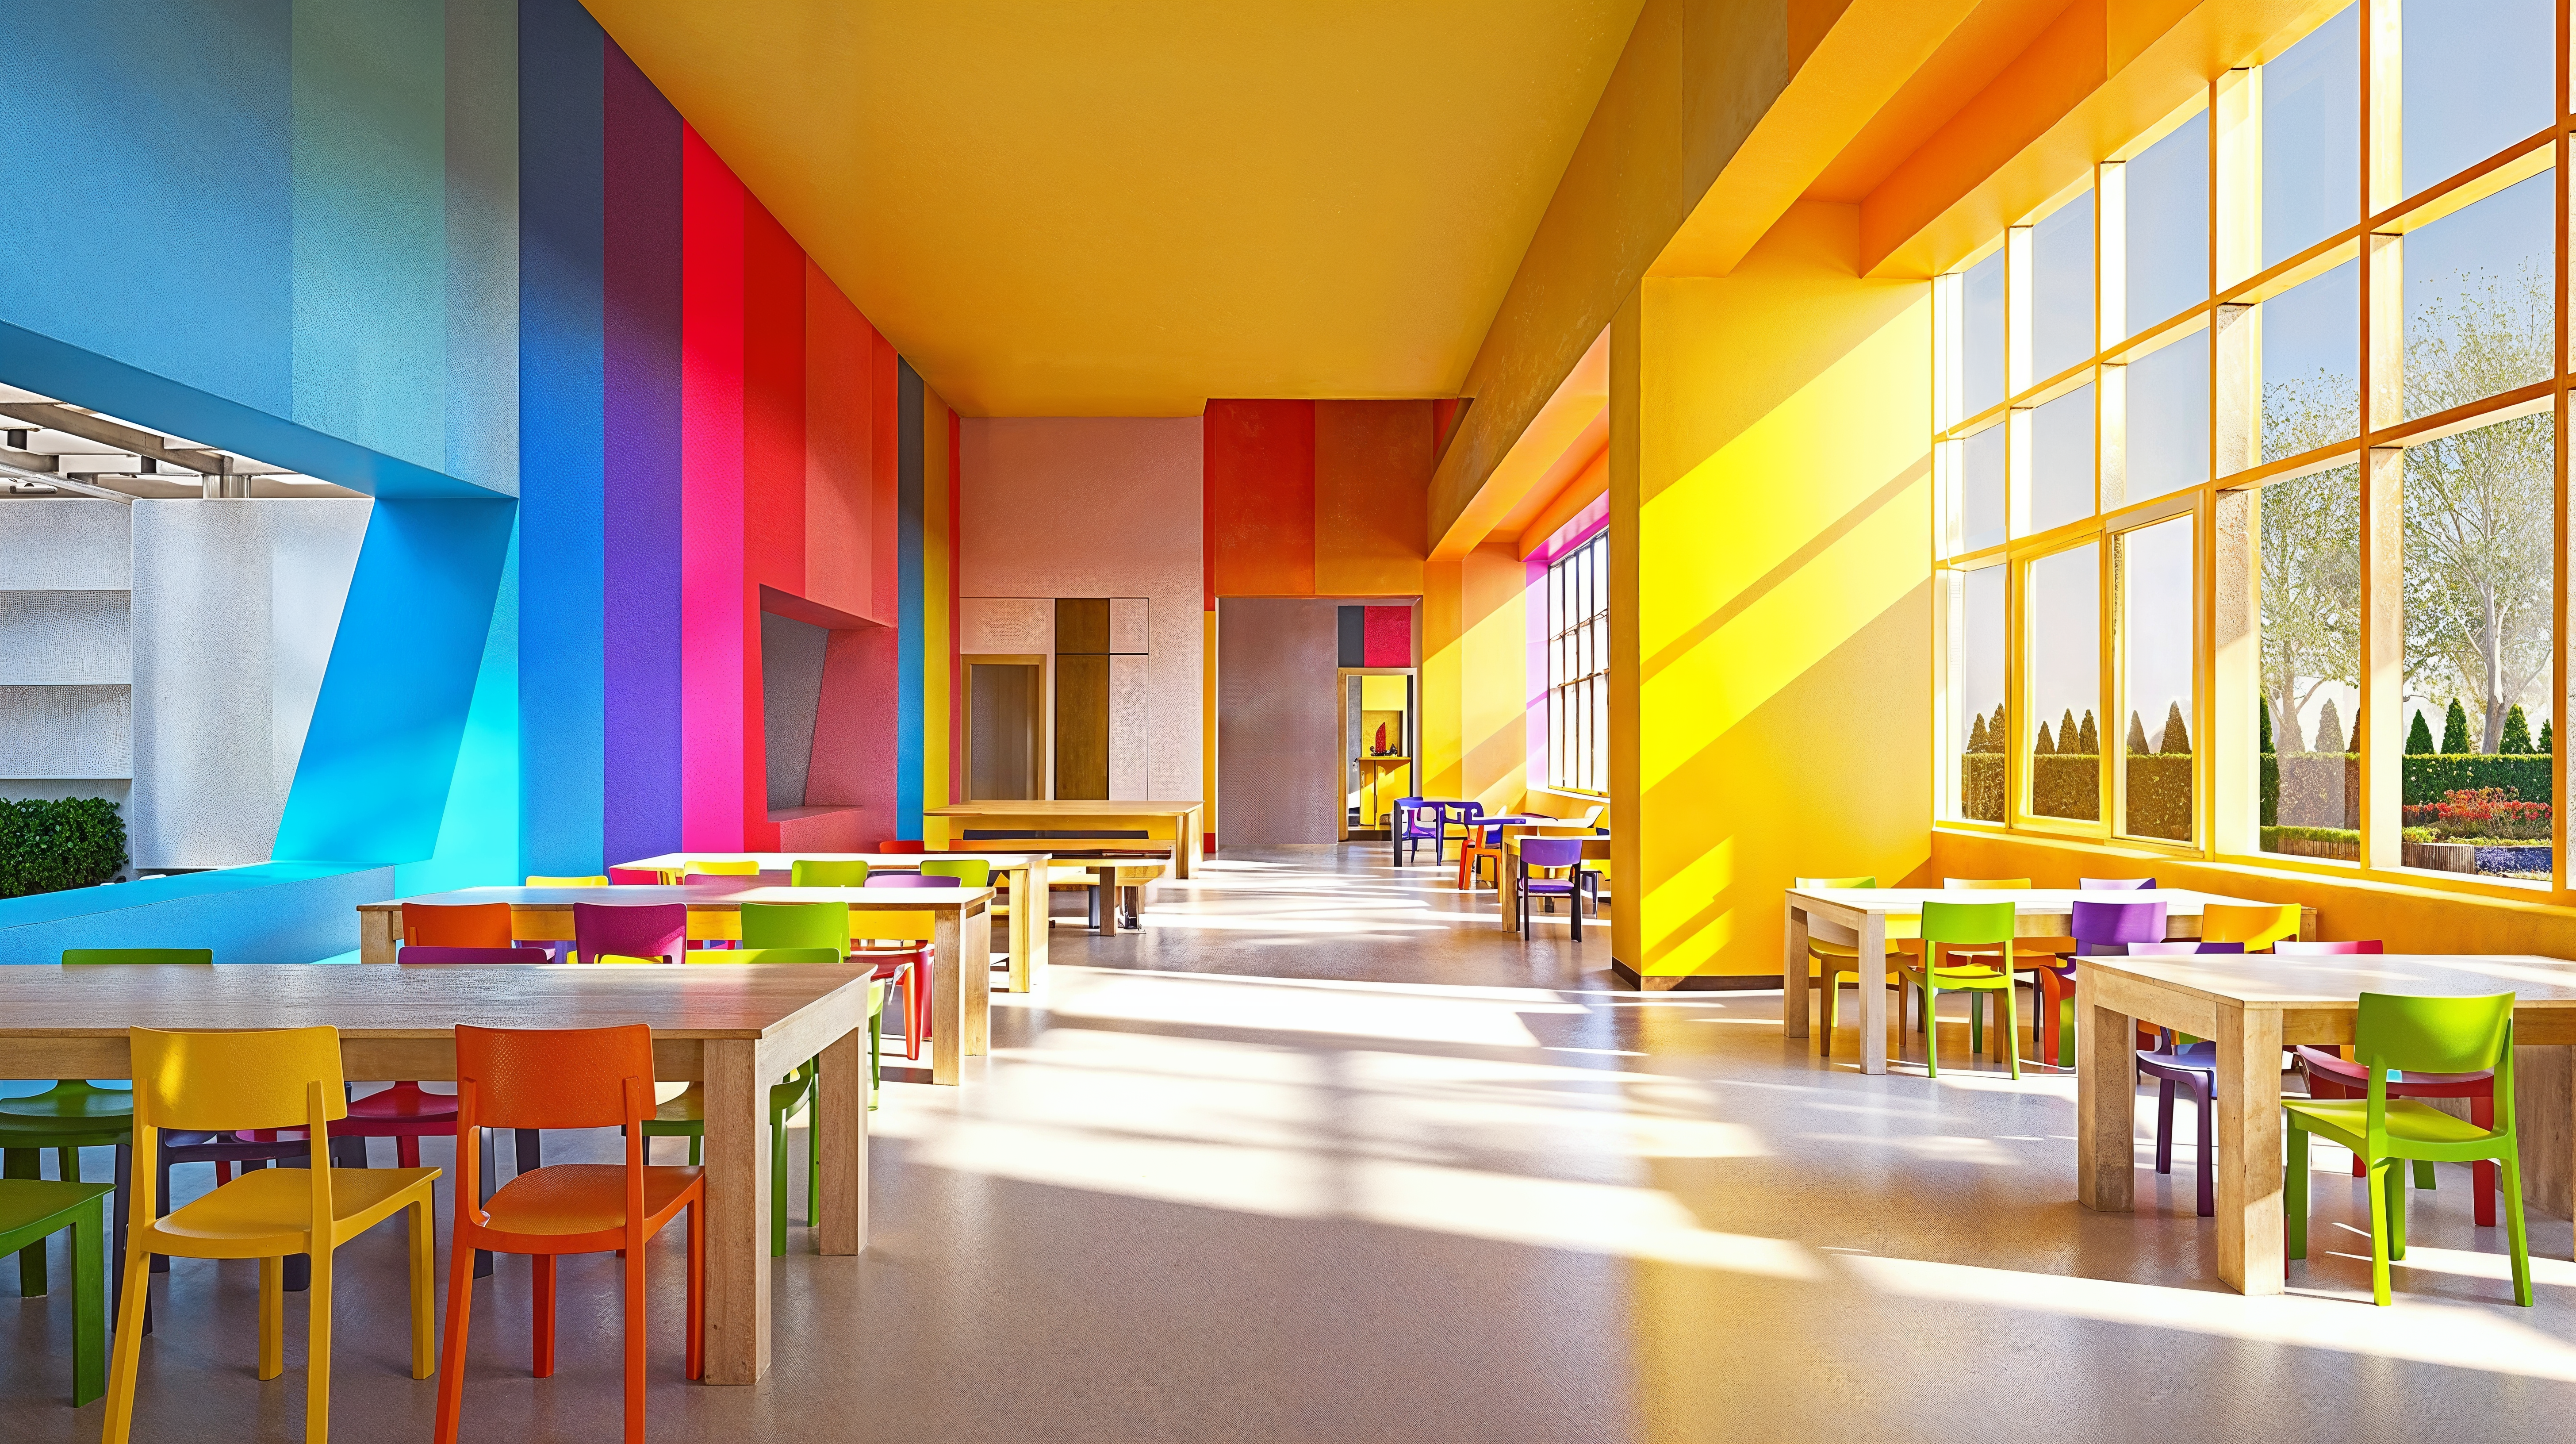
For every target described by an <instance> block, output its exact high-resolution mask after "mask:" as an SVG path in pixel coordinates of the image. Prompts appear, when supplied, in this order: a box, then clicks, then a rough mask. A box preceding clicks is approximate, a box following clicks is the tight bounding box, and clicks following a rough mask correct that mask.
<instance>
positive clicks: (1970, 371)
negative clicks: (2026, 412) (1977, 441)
mask: <svg viewBox="0 0 2576 1444" xmlns="http://www.w3.org/2000/svg"><path fill="white" fill-rule="evenodd" d="M1966 291H1967V306H1968V316H1967V322H1968V336H1967V344H1966V346H1965V347H1964V348H1963V351H1962V356H1963V358H1964V360H1963V364H1964V365H1965V366H1966V367H1967V388H1966V390H1965V391H1964V392H1963V393H1962V395H1963V396H1964V397H1965V398H1966V404H1967V410H1966V412H1965V413H1964V414H1965V415H1969V416H1974V415H1976V414H1977V413H1978V412H1980V411H1983V410H1985V409H1986V408H1987V407H1989V406H1992V405H1994V404H1995V403H1996V402H1998V401H2001V400H2003V399H2004V253H2003V252H2002V251H2000V250H1998V251H1996V252H1995V253H1994V254H1993V255H1991V256H1988V257H1986V258H1985V259H1984V260H1983V261H1980V262H1979V263H1977V264H1976V265H1974V266H1971V267H1969V268H1968V284H1967V287H1966Z"/></svg>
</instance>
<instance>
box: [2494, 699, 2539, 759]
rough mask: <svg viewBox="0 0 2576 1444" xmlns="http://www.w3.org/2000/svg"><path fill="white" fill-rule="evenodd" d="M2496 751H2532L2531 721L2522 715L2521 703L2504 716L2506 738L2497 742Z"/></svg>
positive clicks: (2517, 703)
mask: <svg viewBox="0 0 2576 1444" xmlns="http://www.w3.org/2000/svg"><path fill="white" fill-rule="evenodd" d="M2496 750H2497V751H2498V752H2529V751H2530V750H2531V719H2530V718H2528V717H2525V716H2523V715H2522V704H2521V703H2519V702H2516V703H2514V704H2513V710H2512V711H2510V712H2507V713H2506V714H2504V736H2503V737H2502V738H2500V739H2498V740H2497V742H2496Z"/></svg>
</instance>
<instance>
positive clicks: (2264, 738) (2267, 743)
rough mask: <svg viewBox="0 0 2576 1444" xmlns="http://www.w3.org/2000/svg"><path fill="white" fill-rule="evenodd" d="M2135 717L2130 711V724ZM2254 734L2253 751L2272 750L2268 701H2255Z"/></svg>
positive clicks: (2270, 714)
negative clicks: (2255, 739)
mask: <svg viewBox="0 0 2576 1444" xmlns="http://www.w3.org/2000/svg"><path fill="white" fill-rule="evenodd" d="M2137 719H2138V714H2137V713H2135V712H2132V713H2130V714H2129V721H2130V724H2131V725H2132V726H2134V725H2136V723H2137ZM2254 735H2255V736H2256V737H2257V738H2258V739H2260V740H2259V741H2258V742H2257V743H2256V745H2255V748H2254V750H2255V751H2257V752H2269V751H2271V750H2272V704H2271V703H2269V702H2257V703H2255V704H2254Z"/></svg>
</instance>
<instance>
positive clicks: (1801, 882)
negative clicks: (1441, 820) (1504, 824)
mask: <svg viewBox="0 0 2576 1444" xmlns="http://www.w3.org/2000/svg"><path fill="white" fill-rule="evenodd" d="M1521 846H1522V847H1524V848H1526V847H1528V846H1529V844H1528V843H1526V842H1524V843H1522V844H1521ZM1876 886H1878V879H1877V878H1874V877H1870V876H1867V875H1866V874H1864V875H1862V876H1859V877H1802V878H1800V879H1798V890H1799V891H1800V892H1810V891H1813V890H1815V889H1817V888H1838V887H1876Z"/></svg>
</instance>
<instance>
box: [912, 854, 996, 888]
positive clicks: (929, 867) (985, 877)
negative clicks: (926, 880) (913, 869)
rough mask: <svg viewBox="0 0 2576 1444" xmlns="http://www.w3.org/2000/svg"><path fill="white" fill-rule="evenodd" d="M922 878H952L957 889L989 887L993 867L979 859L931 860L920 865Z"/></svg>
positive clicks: (946, 858)
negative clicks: (955, 882) (955, 880)
mask: <svg viewBox="0 0 2576 1444" xmlns="http://www.w3.org/2000/svg"><path fill="white" fill-rule="evenodd" d="M921 875H922V876H923V877H953V878H955V879H957V885H958V886H959V887H991V886H992V885H993V865H992V864H991V863H989V862H986V861H985V860H984V859H982V858H980V857H942V858H933V859H931V860H930V861H928V862H925V863H923V864H922V865H921Z"/></svg>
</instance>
